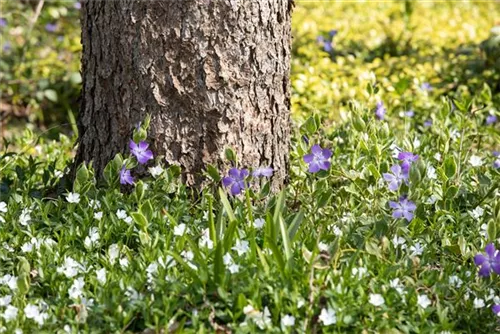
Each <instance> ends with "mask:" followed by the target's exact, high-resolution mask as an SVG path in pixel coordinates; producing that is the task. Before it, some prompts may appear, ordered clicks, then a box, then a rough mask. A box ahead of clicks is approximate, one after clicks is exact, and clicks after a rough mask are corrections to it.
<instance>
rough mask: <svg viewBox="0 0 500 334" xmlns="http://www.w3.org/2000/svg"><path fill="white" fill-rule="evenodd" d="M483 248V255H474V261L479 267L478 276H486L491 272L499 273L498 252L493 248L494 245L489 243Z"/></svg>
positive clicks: (499, 257) (499, 258)
mask: <svg viewBox="0 0 500 334" xmlns="http://www.w3.org/2000/svg"><path fill="white" fill-rule="evenodd" d="M484 250H485V252H486V254H485V255H483V254H477V255H476V256H474V263H475V264H476V266H480V267H481V268H480V269H479V276H483V277H488V276H490V273H491V272H494V273H496V274H500V253H499V252H498V251H497V250H496V249H495V245H494V244H493V243H489V244H487V245H486V248H485V249H484Z"/></svg>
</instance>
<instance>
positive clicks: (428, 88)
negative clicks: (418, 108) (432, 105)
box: [420, 82, 432, 92]
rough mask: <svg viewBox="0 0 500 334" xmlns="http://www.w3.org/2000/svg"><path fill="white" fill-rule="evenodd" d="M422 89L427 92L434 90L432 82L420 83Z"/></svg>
mask: <svg viewBox="0 0 500 334" xmlns="http://www.w3.org/2000/svg"><path fill="white" fill-rule="evenodd" d="M420 89H421V90H423V91H425V92H430V91H431V90H432V86H431V84H430V83H428V82H423V83H422V84H421V85H420Z"/></svg>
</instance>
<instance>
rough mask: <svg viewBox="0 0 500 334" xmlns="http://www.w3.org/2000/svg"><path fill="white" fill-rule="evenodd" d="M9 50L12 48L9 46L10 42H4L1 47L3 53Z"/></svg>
mask: <svg viewBox="0 0 500 334" xmlns="http://www.w3.org/2000/svg"><path fill="white" fill-rule="evenodd" d="M10 49H12V46H11V45H10V42H5V43H4V44H3V46H2V50H3V52H9V51H10Z"/></svg>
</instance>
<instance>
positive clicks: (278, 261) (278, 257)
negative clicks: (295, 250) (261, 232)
mask: <svg viewBox="0 0 500 334" xmlns="http://www.w3.org/2000/svg"><path fill="white" fill-rule="evenodd" d="M266 244H267V246H268V247H269V249H271V251H272V252H273V257H274V259H275V260H276V264H277V265H278V269H279V270H280V272H281V274H282V275H285V260H284V259H283V255H282V254H281V251H280V249H279V248H278V246H277V245H276V242H274V240H272V239H271V238H266Z"/></svg>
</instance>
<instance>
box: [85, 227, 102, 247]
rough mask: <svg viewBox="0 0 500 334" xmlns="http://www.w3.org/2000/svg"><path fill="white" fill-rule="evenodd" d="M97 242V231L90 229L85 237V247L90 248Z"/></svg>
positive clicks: (93, 228)
mask: <svg viewBox="0 0 500 334" xmlns="http://www.w3.org/2000/svg"><path fill="white" fill-rule="evenodd" d="M98 241H99V229H98V228H97V227H92V228H91V229H90V231H89V235H88V236H87V237H85V241H84V244H85V247H86V248H92V246H93V245H95V244H96V243H97V242H98Z"/></svg>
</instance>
